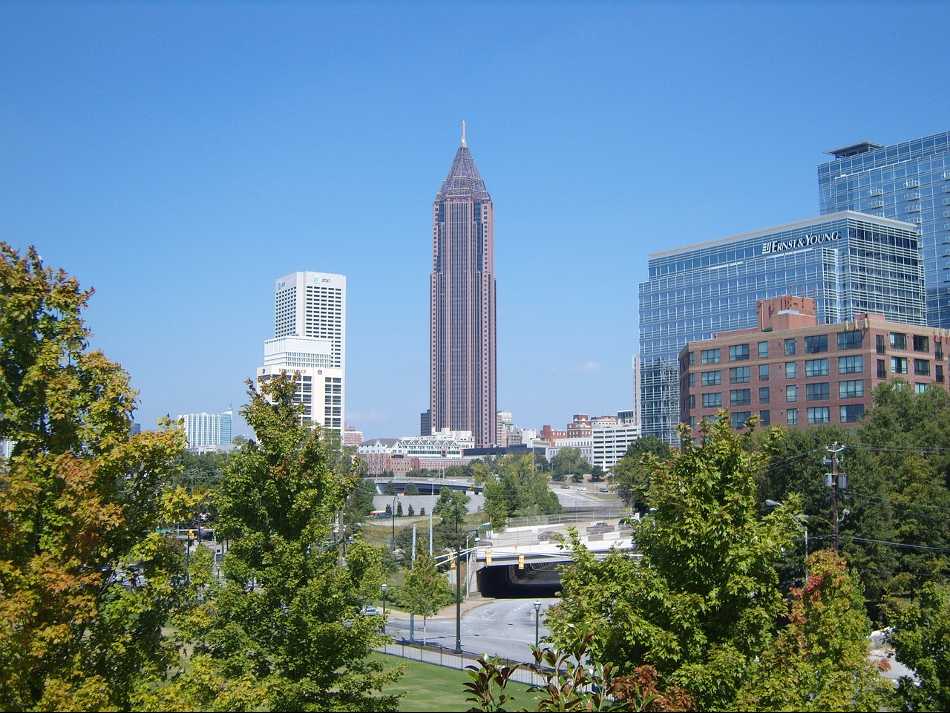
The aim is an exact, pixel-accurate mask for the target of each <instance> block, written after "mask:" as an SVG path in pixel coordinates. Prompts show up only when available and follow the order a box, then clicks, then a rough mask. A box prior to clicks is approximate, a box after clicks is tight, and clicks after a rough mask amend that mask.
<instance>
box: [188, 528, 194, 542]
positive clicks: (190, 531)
mask: <svg viewBox="0 0 950 713" xmlns="http://www.w3.org/2000/svg"><path fill="white" fill-rule="evenodd" d="M193 539H195V531H194V530H188V540H189V541H190V540H193Z"/></svg>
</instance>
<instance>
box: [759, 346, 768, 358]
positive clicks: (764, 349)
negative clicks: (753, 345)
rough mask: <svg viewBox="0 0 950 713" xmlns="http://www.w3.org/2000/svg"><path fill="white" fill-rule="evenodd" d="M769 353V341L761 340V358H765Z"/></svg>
mask: <svg viewBox="0 0 950 713" xmlns="http://www.w3.org/2000/svg"><path fill="white" fill-rule="evenodd" d="M768 355H769V343H768V342H759V359H765V358H766V357H767V356H768Z"/></svg>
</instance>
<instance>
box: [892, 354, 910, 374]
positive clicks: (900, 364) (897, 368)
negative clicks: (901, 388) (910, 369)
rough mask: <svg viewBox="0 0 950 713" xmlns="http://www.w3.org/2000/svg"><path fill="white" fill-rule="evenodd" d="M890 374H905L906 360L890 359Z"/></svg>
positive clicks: (903, 358) (901, 358) (900, 358)
mask: <svg viewBox="0 0 950 713" xmlns="http://www.w3.org/2000/svg"><path fill="white" fill-rule="evenodd" d="M891 372H892V373H894V374H906V373H907V358H906V357H891Z"/></svg>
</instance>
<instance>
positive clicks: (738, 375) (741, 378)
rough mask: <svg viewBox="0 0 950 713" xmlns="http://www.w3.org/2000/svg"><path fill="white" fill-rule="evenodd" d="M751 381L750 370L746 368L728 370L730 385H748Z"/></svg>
mask: <svg viewBox="0 0 950 713" xmlns="http://www.w3.org/2000/svg"><path fill="white" fill-rule="evenodd" d="M751 380H752V369H751V367H748V366H734V367H732V368H731V369H730V370H729V383H730V384H748V383H749V381H751Z"/></svg>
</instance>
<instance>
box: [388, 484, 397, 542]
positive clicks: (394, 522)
mask: <svg viewBox="0 0 950 713" xmlns="http://www.w3.org/2000/svg"><path fill="white" fill-rule="evenodd" d="M398 497H399V494H398V493H394V494H393V505H392V508H391V512H392V517H393V541H392V544H391V545H390V547H389V551H390V552H395V551H396V498H398Z"/></svg>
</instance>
